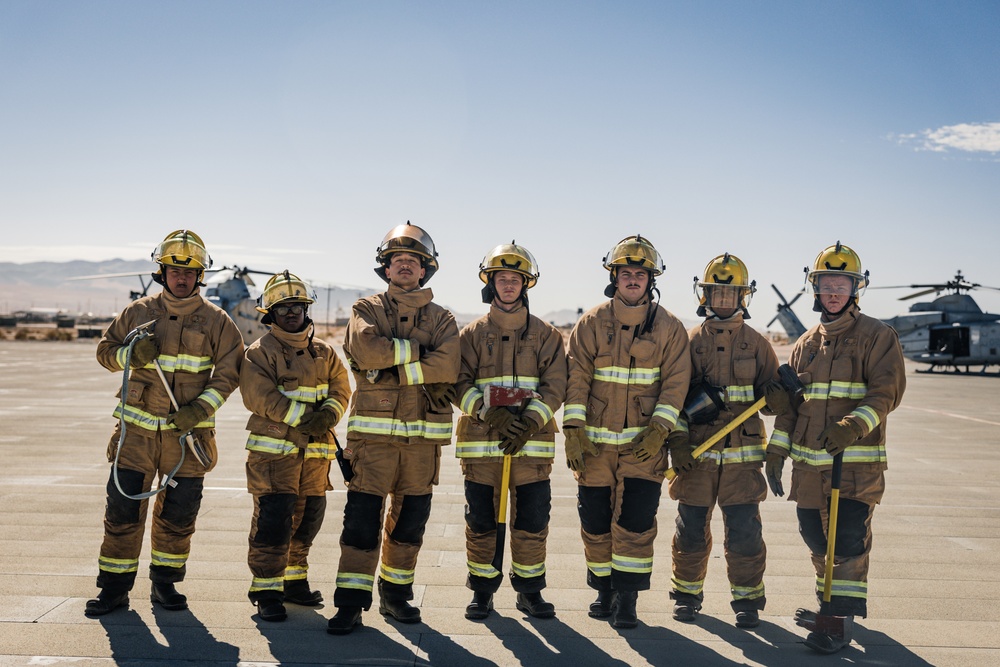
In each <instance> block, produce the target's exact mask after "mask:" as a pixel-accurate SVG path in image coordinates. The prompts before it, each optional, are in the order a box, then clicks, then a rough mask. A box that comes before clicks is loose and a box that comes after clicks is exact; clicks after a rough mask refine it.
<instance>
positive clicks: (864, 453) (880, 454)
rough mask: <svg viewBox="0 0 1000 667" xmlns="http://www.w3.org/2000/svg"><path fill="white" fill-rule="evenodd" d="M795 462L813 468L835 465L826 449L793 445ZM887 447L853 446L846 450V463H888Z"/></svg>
mask: <svg viewBox="0 0 1000 667" xmlns="http://www.w3.org/2000/svg"><path fill="white" fill-rule="evenodd" d="M791 457H792V460H793V461H803V462H805V463H808V464H809V465H811V466H829V465H833V457H832V456H830V455H829V454H827V453H826V450H825V449H809V448H807V447H803V446H802V445H799V444H796V443H794V442H793V443H792V449H791ZM888 460H889V458H888V457H887V456H886V452H885V445H851V446H850V447H848V448H847V449H846V450H844V463H886V462H887V461H888Z"/></svg>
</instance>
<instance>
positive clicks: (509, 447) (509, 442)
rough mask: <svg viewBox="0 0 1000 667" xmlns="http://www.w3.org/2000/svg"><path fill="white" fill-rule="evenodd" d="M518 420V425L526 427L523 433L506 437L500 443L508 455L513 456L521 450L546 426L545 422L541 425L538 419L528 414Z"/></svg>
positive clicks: (502, 449) (501, 448)
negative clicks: (514, 436) (513, 436)
mask: <svg viewBox="0 0 1000 667" xmlns="http://www.w3.org/2000/svg"><path fill="white" fill-rule="evenodd" d="M517 421H518V422H519V424H518V425H519V426H522V427H523V428H524V430H523V431H522V432H521V435H519V436H517V437H516V438H504V439H503V441H501V443H500V450H501V451H502V452H503V453H504V454H506V455H508V456H513V455H514V454H517V453H518V452H519V451H521V450H522V449H523V448H524V446H525V445H526V444H527V442H528V440H530V439H531V436H533V435H535V434H536V433H538V432H539V431H541V430H542V426H544V424H541V425H539V423H538V422H537V421H535V420H534V419H532V418H531V417H529V416H527V415H525V416H523V417H518V418H517Z"/></svg>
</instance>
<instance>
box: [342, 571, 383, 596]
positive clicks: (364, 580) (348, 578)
mask: <svg viewBox="0 0 1000 667" xmlns="http://www.w3.org/2000/svg"><path fill="white" fill-rule="evenodd" d="M374 584H375V577H373V576H372V575H370V574H363V573H359V572H338V573H337V588H355V589H357V590H360V591H368V592H369V593H370V592H371V590H372V586H373V585H374Z"/></svg>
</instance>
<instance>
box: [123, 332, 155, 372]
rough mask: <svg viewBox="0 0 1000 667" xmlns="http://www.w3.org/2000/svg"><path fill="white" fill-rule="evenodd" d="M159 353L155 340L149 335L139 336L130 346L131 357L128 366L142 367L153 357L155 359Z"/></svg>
mask: <svg viewBox="0 0 1000 667" xmlns="http://www.w3.org/2000/svg"><path fill="white" fill-rule="evenodd" d="M159 353H160V348H159V347H157V345H156V341H155V340H153V339H152V338H150V337H149V336H147V337H145V338H140V339H139V340H137V341H136V342H135V345H133V346H132V357H131V358H130V359H129V366H131V367H132V368H142V367H143V366H145V365H146V364H148V363H150V362H151V361H153V359H156V355H158V354H159Z"/></svg>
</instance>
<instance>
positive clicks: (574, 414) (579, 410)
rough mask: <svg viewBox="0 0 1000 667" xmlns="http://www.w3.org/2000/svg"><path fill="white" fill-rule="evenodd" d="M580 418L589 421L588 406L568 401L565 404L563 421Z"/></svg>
mask: <svg viewBox="0 0 1000 667" xmlns="http://www.w3.org/2000/svg"><path fill="white" fill-rule="evenodd" d="M574 419H578V420H580V421H587V406H586V405H583V404H581V403H567V404H566V405H564V406H563V423H564V424H565V423H566V422H568V421H572V420H574Z"/></svg>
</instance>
